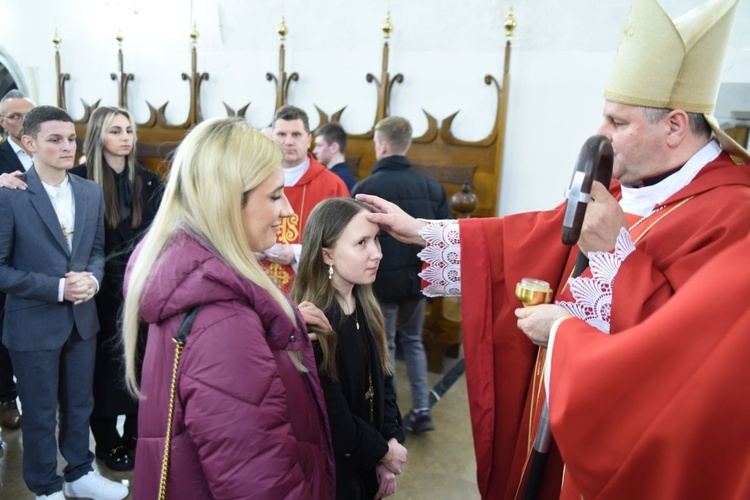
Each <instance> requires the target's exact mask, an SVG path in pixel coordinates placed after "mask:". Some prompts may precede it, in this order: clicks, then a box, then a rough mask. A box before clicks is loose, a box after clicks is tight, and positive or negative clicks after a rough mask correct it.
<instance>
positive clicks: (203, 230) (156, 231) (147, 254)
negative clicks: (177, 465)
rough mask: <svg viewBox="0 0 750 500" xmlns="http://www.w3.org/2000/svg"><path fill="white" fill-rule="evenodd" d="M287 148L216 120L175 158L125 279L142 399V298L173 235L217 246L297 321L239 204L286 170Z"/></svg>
mask: <svg viewBox="0 0 750 500" xmlns="http://www.w3.org/2000/svg"><path fill="white" fill-rule="evenodd" d="M282 156H283V155H282V151H281V148H280V147H279V146H278V145H277V144H276V143H275V142H274V141H272V140H270V139H268V138H266V137H264V136H263V135H262V134H261V133H260V132H258V131H256V130H253V129H252V128H250V127H249V126H248V125H247V124H246V123H245V122H244V121H243V120H241V119H237V118H215V119H211V120H206V121H204V122H202V123H201V124H199V125H198V126H197V127H195V128H194V129H193V130H192V131H191V132H190V133H189V134H188V135H187V136H186V137H185V139H184V140H183V141H182V144H180V146H179V148H178V149H177V152H176V154H175V157H174V162H173V163H172V167H171V169H170V172H169V178H168V181H167V184H166V189H165V191H164V198H163V199H162V202H161V206H160V207H159V211H158V212H157V214H156V217H155V219H154V222H153V224H152V226H151V229H150V231H149V233H148V235H147V236H146V238H145V240H144V242H143V247H142V248H141V250H140V254H139V255H138V258H137V260H136V261H135V263H133V264H132V270H131V273H130V277H129V280H128V282H127V289H128V293H127V295H126V297H125V307H124V308H123V340H124V344H125V370H126V382H127V386H128V389H129V390H130V391H131V392H132V393H133V394H134V395H135V396H138V397H140V396H141V393H140V389H139V387H138V381H137V379H136V369H135V365H136V347H137V342H138V325H139V320H140V308H141V297H142V295H143V292H144V289H145V288H146V286H147V284H148V278H149V274H150V271H151V269H152V267H153V265H154V263H155V262H156V261H157V259H158V258H159V256H160V255H161V254H162V252H163V251H164V250H165V248H166V247H167V246H168V244H169V242H170V240H171V238H172V237H173V235H175V234H176V233H178V232H180V231H188V232H191V233H193V234H195V235H196V236H198V237H199V238H201V239H202V240H203V241H205V242H207V243H209V244H210V245H212V246H213V249H214V250H215V252H216V254H217V255H218V256H219V257H220V258H221V259H223V260H224V262H226V263H227V264H228V265H229V266H230V267H232V268H233V269H234V270H235V271H237V272H238V273H239V274H241V275H242V276H244V277H245V278H247V279H248V280H250V281H252V282H254V283H255V284H257V285H258V286H260V287H262V288H264V289H265V290H266V291H267V292H268V293H269V294H270V295H271V297H272V298H273V299H274V300H275V301H276V302H277V303H278V304H279V305H280V306H281V308H282V309H283V310H284V312H285V313H286V314H287V315H288V316H289V317H290V318H291V319H292V320H293V321H296V316H295V311H294V309H293V307H292V304H290V302H289V300H288V298H287V297H286V295H284V293H283V292H282V291H281V290H279V288H278V287H277V286H276V285H275V283H274V282H273V281H272V280H271V278H270V277H269V276H268V275H267V274H266V273H265V272H264V270H263V268H262V267H261V266H260V264H259V263H258V261H257V260H256V259H255V257H254V255H253V253H252V251H251V250H250V248H249V247H248V244H247V240H246V238H245V233H244V229H243V225H242V217H241V210H242V207H243V204H244V203H246V201H247V193H248V192H249V191H252V190H253V189H254V188H256V187H257V186H258V185H259V184H261V183H262V182H263V181H264V180H265V179H266V178H268V176H269V175H271V174H272V173H273V172H274V170H276V169H277V168H280V166H281V161H282ZM287 352H288V353H289V356H290V357H291V359H292V361H293V362H294V364H295V366H296V367H297V369H298V370H299V371H301V372H304V371H306V369H305V367H304V365H303V364H302V362H301V360H300V357H299V353H297V352H294V351H287Z"/></svg>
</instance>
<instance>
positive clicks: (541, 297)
mask: <svg viewBox="0 0 750 500" xmlns="http://www.w3.org/2000/svg"><path fill="white" fill-rule="evenodd" d="M516 298H517V299H518V300H519V301H521V303H522V304H523V306H524V307H529V306H537V305H539V304H549V303H550V302H551V301H552V289H551V288H550V286H549V283H547V282H546V281H542V280H538V279H534V278H523V279H522V280H521V282H520V283H518V284H516Z"/></svg>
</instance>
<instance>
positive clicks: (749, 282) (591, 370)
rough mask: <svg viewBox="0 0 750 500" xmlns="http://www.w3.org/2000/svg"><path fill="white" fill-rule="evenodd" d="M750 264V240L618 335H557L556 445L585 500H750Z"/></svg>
mask: <svg viewBox="0 0 750 500" xmlns="http://www.w3.org/2000/svg"><path fill="white" fill-rule="evenodd" d="M749 256H750V237H748V238H745V239H744V240H742V241H741V242H739V243H736V244H734V245H733V246H732V247H731V248H729V249H727V250H725V251H723V252H722V253H720V254H719V255H718V256H717V257H716V258H715V259H713V260H712V261H711V262H710V263H709V264H707V265H706V266H705V267H703V268H702V269H701V270H700V271H699V272H698V273H696V274H695V275H694V276H693V277H692V278H691V279H689V280H688V282H687V283H685V285H684V287H682V288H681V289H680V290H679V291H677V293H675V294H674V296H673V297H672V299H671V300H669V301H668V302H667V303H666V304H664V305H663V306H662V307H661V308H660V309H659V311H657V312H656V313H654V315H653V316H651V317H649V318H648V319H647V320H645V321H644V322H643V323H641V324H640V325H638V326H636V327H634V328H631V329H628V330H627V331H624V332H622V333H621V334H619V335H612V336H608V335H603V334H601V333H600V332H598V331H597V330H595V329H593V328H591V327H590V326H588V325H586V324H585V323H583V322H582V321H580V320H578V319H570V320H566V321H564V322H563V323H562V324H561V325H560V328H559V329H558V332H557V336H556V338H555V343H554V349H553V351H552V353H553V354H552V364H551V374H550V417H551V425H552V433H553V435H554V438H555V441H556V442H557V443H558V446H559V448H560V450H561V452H562V456H563V458H564V460H565V463H566V473H567V474H566V482H567V480H568V479H567V478H568V477H570V478H572V480H573V481H574V483H575V485H576V486H577V487H578V489H579V490H580V493H581V494H582V495H583V498H607V499H614V500H619V499H622V500H630V499H633V498H675V499H676V498H722V499H744V498H750V461H749V460H748V457H750V424H748V422H750V398H748V397H747V394H746V390H744V389H743V388H745V387H746V382H745V381H746V380H747V369H748V368H747V367H748V354H749V353H750V306H749V305H748V304H750V302H748V298H747V295H748V290H750V265H749V263H748V257H749ZM576 498H580V497H576Z"/></svg>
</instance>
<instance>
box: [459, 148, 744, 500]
mask: <svg viewBox="0 0 750 500" xmlns="http://www.w3.org/2000/svg"><path fill="white" fill-rule="evenodd" d="M615 184H616V183H615ZM619 191H620V190H619V186H618V185H615V186H614V187H613V189H612V194H613V195H614V196H616V197H618V198H619ZM684 200H688V201H686V202H685V203H683V204H681V205H680V206H679V208H677V209H675V210H672V211H669V210H666V209H665V210H663V211H661V213H660V212H657V213H656V214H654V215H652V216H651V217H649V218H648V219H647V220H646V221H644V222H643V223H642V224H648V225H649V227H648V230H647V231H645V232H644V233H643V234H642V235H641V236H640V239H638V241H637V243H636V251H635V252H633V253H632V254H631V255H630V256H628V258H627V259H625V261H624V262H623V264H622V266H621V268H620V271H619V273H618V275H617V278H616V279H615V282H614V290H613V297H612V320H611V328H610V331H611V332H613V333H616V332H617V331H621V330H623V329H625V328H629V327H631V326H634V325H636V324H638V323H640V322H641V321H642V320H643V319H645V318H646V317H648V316H649V315H650V314H651V313H652V312H653V311H654V310H655V309H657V308H658V307H659V306H661V305H662V304H664V302H665V301H666V300H667V299H669V297H671V296H672V294H673V293H674V291H675V290H677V289H679V288H680V287H681V286H682V285H683V284H684V282H685V281H687V279H688V278H689V277H690V276H691V275H692V274H693V273H694V272H695V271H696V270H697V269H698V268H699V267H701V266H702V265H703V264H705V263H706V262H707V261H708V260H709V259H710V258H711V257H712V256H714V255H716V253H718V252H719V251H720V250H722V249H724V248H726V247H727V246H729V245H731V244H732V243H734V242H736V241H737V240H738V239H740V238H742V237H743V236H744V235H745V234H747V233H748V232H749V231H750V216H749V215H748V214H750V167H749V166H746V165H735V164H734V163H733V162H732V160H731V158H729V156H728V155H726V154H725V153H722V154H721V155H720V156H719V157H718V158H717V159H716V160H714V161H713V162H711V163H709V164H708V165H707V166H706V167H704V168H703V170H702V171H701V172H700V173H699V174H698V175H697V176H696V178H695V179H694V180H693V181H692V182H691V183H690V184H689V185H688V186H686V187H685V188H683V189H682V190H680V191H679V192H678V193H676V194H675V195H674V196H673V197H671V198H670V199H668V200H666V201H665V205H672V206H673V205H675V204H677V203H678V202H680V201H684ZM563 210H564V206H560V207H558V208H556V209H555V210H552V211H548V212H535V213H525V214H517V215H510V216H507V217H504V218H502V219H496V218H488V219H462V220H460V221H459V224H460V234H461V289H462V308H463V313H462V314H463V334H464V349H465V356H466V382H467V386H468V391H469V406H470V411H471V419H472V429H473V434H474V446H475V453H476V459H477V482H478V486H479V491H480V493H481V494H482V497H483V498H486V499H500V498H502V499H513V498H516V495H517V494H518V495H519V497H520V493H519V484H520V482H521V477H522V474H523V471H524V467H525V463H526V459H527V456H528V453H529V450H530V449H531V446H532V444H533V439H534V437H535V434H536V425H535V420H536V419H537V418H538V414H539V412H540V411H541V404H540V397H541V396H542V395H543V390H542V388H541V385H542V384H541V383H540V378H541V372H539V373H534V372H535V366H536V360H537V356H538V355H539V354H541V355H542V356H543V354H544V352H545V351H546V350H542V351H541V353H540V350H539V349H537V348H536V346H534V345H533V344H532V343H531V342H530V341H529V340H528V339H527V337H526V336H525V335H524V334H523V333H522V332H521V331H520V330H518V328H517V327H516V317H515V315H514V313H513V311H514V310H515V309H516V308H517V307H520V303H519V302H518V300H516V298H515V286H516V283H518V282H519V281H520V280H521V279H522V278H524V277H528V278H537V279H542V280H545V281H547V282H549V283H550V285H551V286H552V287H553V288H554V289H555V291H556V293H558V294H559V293H560V290H561V288H563V285H564V284H565V282H566V281H567V278H568V276H569V275H570V273H571V271H572V268H573V265H574V263H575V257H576V254H577V252H578V249H577V248H576V247H573V248H572V249H571V248H570V247H566V246H564V245H563V244H562V242H561V233H562V220H563ZM664 214H666V215H664ZM641 229H642V228H641ZM477 269H481V270H483V271H485V270H486V272H477ZM532 409H533V413H531V412H532ZM530 413H531V414H532V416H533V418H530ZM532 420H533V421H532ZM530 421H532V422H530ZM580 445H581V446H582V447H585V445H586V444H585V443H583V442H582V443H581V444H580ZM562 467H563V466H562V461H561V459H560V457H559V454H558V452H557V448H556V446H554V443H553V446H552V449H551V451H550V455H549V458H548V462H547V467H546V469H545V471H546V474H545V482H544V484H543V486H542V490H541V494H542V498H558V497H559V495H560V484H561V480H562ZM568 486H569V485H568ZM520 491H521V493H522V489H521V490H520Z"/></svg>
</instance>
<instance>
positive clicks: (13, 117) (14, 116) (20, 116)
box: [0, 113, 26, 122]
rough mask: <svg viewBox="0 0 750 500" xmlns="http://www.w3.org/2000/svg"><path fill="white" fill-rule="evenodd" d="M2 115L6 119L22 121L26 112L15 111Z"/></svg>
mask: <svg viewBox="0 0 750 500" xmlns="http://www.w3.org/2000/svg"><path fill="white" fill-rule="evenodd" d="M0 116H1V117H3V118H5V119H6V120H9V121H12V122H20V121H21V120H23V119H24V117H25V116H26V114H25V113H24V114H20V113H13V114H12V115H10V116H8V115H0Z"/></svg>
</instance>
